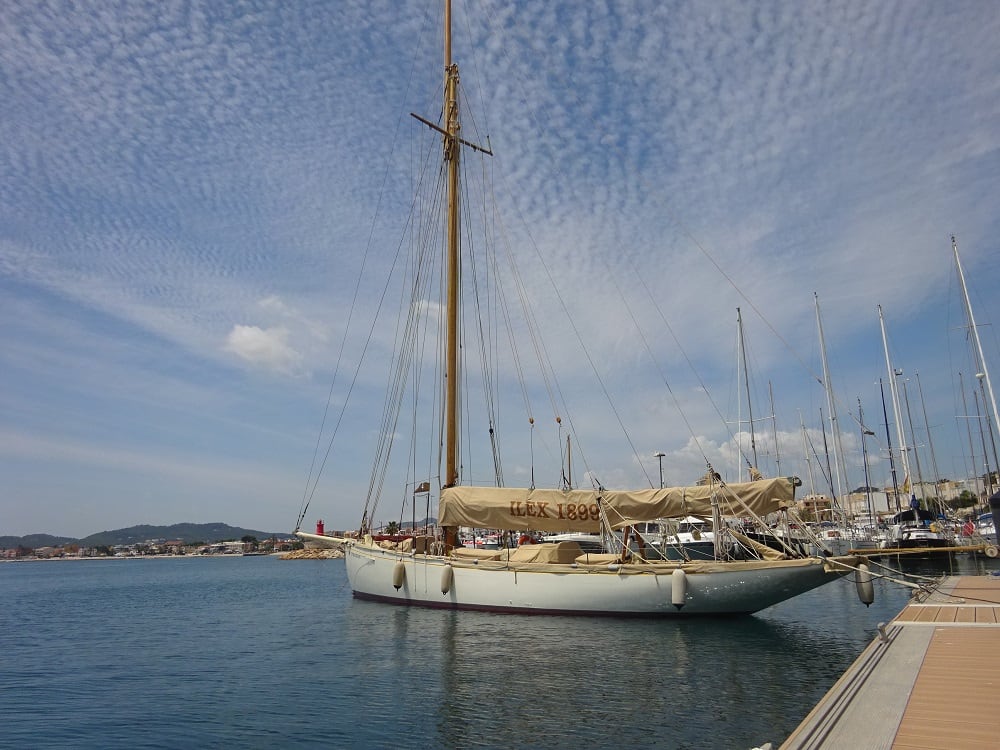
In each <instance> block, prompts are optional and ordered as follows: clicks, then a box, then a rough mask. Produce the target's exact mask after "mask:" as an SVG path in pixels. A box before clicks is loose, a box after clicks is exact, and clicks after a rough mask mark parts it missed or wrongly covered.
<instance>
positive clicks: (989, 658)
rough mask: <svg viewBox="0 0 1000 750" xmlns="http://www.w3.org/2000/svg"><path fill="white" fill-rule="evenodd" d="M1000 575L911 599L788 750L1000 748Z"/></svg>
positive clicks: (956, 581) (954, 582)
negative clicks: (999, 704) (918, 598)
mask: <svg viewBox="0 0 1000 750" xmlns="http://www.w3.org/2000/svg"><path fill="white" fill-rule="evenodd" d="M998 698H1000V577H998V576H992V575H990V576H949V577H948V578H946V579H945V580H944V582H943V583H942V585H941V586H940V587H939V588H938V589H937V590H936V591H934V592H933V593H932V594H930V596H928V597H926V598H925V599H924V600H914V601H911V602H910V603H909V604H907V606H906V607H905V608H904V609H903V611H902V612H900V613H899V614H898V615H897V616H896V617H895V618H894V619H893V620H892V622H890V623H889V624H887V625H881V624H880V625H879V635H878V637H877V638H876V639H875V640H874V641H873V642H872V643H871V644H870V645H869V646H868V648H866V649H865V651H864V652H863V653H862V654H861V656H859V657H858V659H857V660H856V661H855V662H854V664H852V665H851V667H850V668H849V669H848V670H847V672H845V673H844V675H843V676H842V677H841V678H840V679H839V680H838V681H837V682H836V684H834V686H833V687H832V688H830V690H829V692H827V694H826V695H825V696H824V697H823V699H822V700H821V701H820V702H819V703H818V704H817V705H816V707H815V708H814V709H813V710H812V711H811V712H810V713H809V715H808V716H806V718H805V719H804V720H803V721H802V723H801V724H800V725H799V727H798V728H797V729H796V730H795V731H794V732H793V733H792V734H791V735H790V736H789V737H788V739H787V740H785V742H784V743H783V744H782V745H781V750H804V749H806V748H809V749H811V750H820V749H822V750H834V749H836V750H840V749H842V748H845V749H846V748H849V749H850V750H864V749H866V748H872V750H876V749H885V750H994V749H995V748H997V747H1000V711H998V710H997V701H998Z"/></svg>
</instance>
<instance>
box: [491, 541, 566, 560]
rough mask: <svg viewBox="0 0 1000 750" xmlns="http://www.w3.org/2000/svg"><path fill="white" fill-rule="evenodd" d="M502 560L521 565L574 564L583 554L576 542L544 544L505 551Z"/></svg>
mask: <svg viewBox="0 0 1000 750" xmlns="http://www.w3.org/2000/svg"><path fill="white" fill-rule="evenodd" d="M504 553H505V554H501V555H500V559H501V560H510V561H511V562H519V563H522V562H523V563H529V562H538V563H572V562H573V561H575V560H576V558H577V557H579V556H580V555H581V554H583V550H582V549H580V545H579V544H577V543H576V542H545V543H543V544H522V545H521V546H520V547H515V548H514V549H510V550H504Z"/></svg>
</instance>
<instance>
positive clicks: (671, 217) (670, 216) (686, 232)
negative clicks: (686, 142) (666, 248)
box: [484, 12, 860, 427]
mask: <svg viewBox="0 0 1000 750" xmlns="http://www.w3.org/2000/svg"><path fill="white" fill-rule="evenodd" d="M484 17H486V18H488V19H489V21H490V25H491V26H492V27H494V28H495V29H496V32H495V33H496V36H497V38H498V39H503V38H504V37H503V34H502V33H501V32H502V30H503V27H502V22H501V21H500V20H498V18H497V15H496V14H495V13H494V14H490V13H489V12H486V13H484ZM501 49H502V51H503V55H504V57H505V58H506V60H507V61H508V62H509V63H513V62H514V61H513V59H512V57H511V55H510V52H509V50H508V49H507V46H506V44H504V43H502V42H501ZM565 90H566V91H567V92H568V93H569V94H570V95H571V96H574V98H575V99H576V101H577V103H578V104H583V101H582V100H581V99H580V97H579V96H578V95H576V94H575V93H574V92H575V91H577V90H579V89H578V88H577V87H574V86H572V85H567V86H566V87H565ZM529 116H530V117H531V119H532V121H533V122H535V124H536V125H537V126H539V130H543V129H544V128H541V126H540V124H539V123H538V121H537V118H535V116H534V113H533V112H530V113H529ZM590 119H591V124H592V125H593V132H594V133H596V134H597V135H598V136H603V135H606V134H607V133H606V132H605V131H602V130H601V129H600V128H599V127H598V123H597V122H596V121H595V120H594V119H593V118H590ZM601 142H602V143H603V141H601ZM613 142H618V141H617V140H615V141H613ZM608 151H610V152H612V153H615V154H616V155H617V156H618V158H619V159H620V160H623V159H624V156H625V154H624V153H623V150H622V148H621V147H618V148H614V147H612V148H608ZM638 178H639V181H640V184H642V183H645V182H646V180H645V179H644V177H643V175H642V174H638ZM661 213H662V214H663V215H664V216H665V217H666V218H667V220H668V221H670V222H672V223H673V224H674V226H676V227H677V228H678V229H679V231H680V232H681V233H682V234H683V236H685V237H686V238H687V239H688V240H689V241H690V242H691V244H693V245H694V246H695V248H696V249H697V250H698V251H699V252H700V253H701V254H702V255H703V256H704V257H705V258H706V259H707V260H708V261H709V262H710V263H711V264H712V265H713V266H714V267H715V269H716V270H717V271H718V272H719V274H720V275H721V276H722V277H723V278H724V279H725V280H726V282H727V283H728V284H729V285H730V286H731V287H732V288H733V289H734V290H735V291H736V293H737V294H738V295H739V296H740V297H741V298H742V299H743V300H744V301H746V303H747V304H748V305H749V306H750V308H751V309H752V310H753V311H754V312H755V313H756V314H757V316H758V317H759V318H760V319H761V320H762V321H763V322H764V324H765V325H766V326H767V327H768V328H769V329H770V331H771V332H772V333H773V334H774V335H775V336H776V337H777V338H778V340H779V341H780V342H781V343H782V345H783V346H784V347H785V349H786V350H787V351H789V352H790V353H791V355H792V357H793V358H794V359H795V360H796V361H797V362H798V363H799V364H800V365H801V366H802V368H803V369H804V370H805V371H806V372H807V373H808V374H809V375H810V376H811V377H812V378H814V379H815V380H816V381H817V382H818V383H819V384H820V385H821V386H823V387H825V386H824V384H823V380H822V378H820V377H819V376H818V375H817V374H816V373H815V372H814V371H813V369H812V368H811V367H810V366H809V365H808V364H807V363H806V362H805V361H804V360H803V358H802V357H801V356H800V355H799V353H798V352H797V351H796V350H795V349H794V348H793V347H792V345H791V344H790V343H789V342H788V341H787V340H786V339H785V338H784V337H783V336H782V335H781V334H780V333H779V332H778V331H777V329H776V328H775V327H774V326H773V325H772V324H771V323H770V321H769V320H768V319H767V318H766V317H765V316H764V314H763V313H762V312H761V310H760V309H759V308H758V307H757V305H756V304H754V302H753V300H751V299H750V298H749V297H748V296H747V294H746V293H745V292H744V291H743V290H742V289H741V288H740V287H739V286H738V285H737V284H736V282H735V280H734V279H733V278H732V277H731V276H730V275H729V274H727V273H726V272H725V271H724V270H723V268H722V266H721V265H720V264H719V262H718V261H717V260H716V259H715V257H714V256H713V255H712V254H711V253H710V252H709V251H708V249H707V248H706V247H705V246H704V245H703V244H702V243H701V242H700V241H699V240H698V239H697V237H695V235H694V232H693V230H691V229H690V228H689V227H688V225H687V224H686V223H685V222H684V221H682V220H681V219H680V217H679V215H678V214H675V213H674V212H673V211H672V210H670V208H669V207H668V206H666V205H662V206H661ZM835 398H836V397H835ZM847 411H848V414H849V410H847ZM852 418H853V417H852ZM858 426H859V427H860V425H858Z"/></svg>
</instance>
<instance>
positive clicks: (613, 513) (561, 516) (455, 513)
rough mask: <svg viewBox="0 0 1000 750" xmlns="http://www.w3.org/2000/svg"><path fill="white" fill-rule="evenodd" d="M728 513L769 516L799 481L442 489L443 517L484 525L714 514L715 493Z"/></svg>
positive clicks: (547, 526)
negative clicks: (627, 488) (622, 487)
mask: <svg viewBox="0 0 1000 750" xmlns="http://www.w3.org/2000/svg"><path fill="white" fill-rule="evenodd" d="M713 494H714V495H715V496H716V498H717V501H718V503H719V510H720V512H721V513H722V515H723V516H747V515H750V514H751V513H752V514H754V515H757V516H764V515H767V514H768V513H773V512H775V511H777V510H781V509H782V508H787V507H789V506H790V505H791V504H792V502H793V501H794V499H795V485H794V483H793V481H792V480H791V479H789V478H786V477H779V478H777V479H762V480H760V481H757V482H743V483H740V484H728V485H718V484H716V485H712V486H710V485H696V486H692V487H664V488H663V489H653V490H632V491H621V490H605V491H604V492H597V491H594V490H569V491H565V492H564V491H562V490H550V489H534V490H531V489H511V488H507V487H461V486H459V487H449V488H447V489H445V490H443V491H442V492H441V502H440V504H439V507H438V523H439V524H441V525H442V526H468V527H472V528H479V529H511V530H527V529H533V530H537V531H600V528H601V522H600V519H601V513H602V511H603V512H604V514H605V515H606V517H607V518H608V520H609V522H610V523H611V525H612V526H613V527H615V528H623V527H625V526H629V525H631V524H633V523H637V522H641V521H655V520H657V519H660V518H683V517H685V516H692V515H693V516H711V515H712V496H713Z"/></svg>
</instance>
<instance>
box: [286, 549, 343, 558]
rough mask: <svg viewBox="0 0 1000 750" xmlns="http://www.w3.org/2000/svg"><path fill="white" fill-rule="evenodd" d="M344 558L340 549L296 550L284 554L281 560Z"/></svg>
mask: <svg viewBox="0 0 1000 750" xmlns="http://www.w3.org/2000/svg"><path fill="white" fill-rule="evenodd" d="M343 556H344V550H342V549H297V550H293V551H292V552H286V553H285V554H283V555H282V556H281V559H282V560H339V559H340V558H341V557H343Z"/></svg>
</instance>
